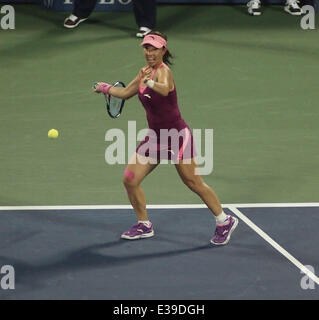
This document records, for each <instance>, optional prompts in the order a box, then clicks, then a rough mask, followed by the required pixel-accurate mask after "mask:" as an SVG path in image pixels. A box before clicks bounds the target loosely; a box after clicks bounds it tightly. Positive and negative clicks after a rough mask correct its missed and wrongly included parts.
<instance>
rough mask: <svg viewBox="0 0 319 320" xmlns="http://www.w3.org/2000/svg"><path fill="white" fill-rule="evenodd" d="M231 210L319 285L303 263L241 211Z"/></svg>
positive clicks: (231, 207) (317, 280)
mask: <svg viewBox="0 0 319 320" xmlns="http://www.w3.org/2000/svg"><path fill="white" fill-rule="evenodd" d="M229 209H230V210H231V211H232V212H233V213H234V214H236V215H237V216H238V217H239V218H240V219H241V220H242V221H244V222H245V223H246V224H247V225H248V226H249V227H250V228H251V229H253V230H254V231H255V232H256V233H258V234H259V235H260V236H261V237H262V238H263V239H264V240H266V241H267V242H268V243H269V244H270V245H271V246H273V247H274V248H275V249H276V250H278V251H279V252H280V253H281V254H282V255H283V256H284V257H285V258H287V259H288V260H289V261H290V262H292V263H293V264H294V265H295V266H296V267H297V268H299V269H300V270H301V271H302V272H303V273H304V274H306V275H307V276H308V277H309V278H310V279H312V280H313V281H314V282H315V283H316V284H318V285H319V278H318V277H317V276H316V275H315V274H314V273H312V272H311V271H310V270H308V269H307V268H306V267H305V266H304V265H303V264H302V263H301V262H299V261H298V260H297V259H296V258H294V257H293V256H292V255H291V254H290V253H289V252H287V251H286V250H285V249H284V248H283V247H281V246H280V245H279V244H278V243H277V242H276V241H274V240H273V239H272V238H270V237H269V236H268V235H267V234H266V233H265V232H264V231H262V230H261V229H260V228H259V227H258V226H256V225H255V224H254V223H253V222H252V221H251V220H249V219H248V218H247V217H246V216H245V215H244V214H243V213H242V212H241V211H239V210H238V209H237V208H236V207H233V206H230V207H229Z"/></svg>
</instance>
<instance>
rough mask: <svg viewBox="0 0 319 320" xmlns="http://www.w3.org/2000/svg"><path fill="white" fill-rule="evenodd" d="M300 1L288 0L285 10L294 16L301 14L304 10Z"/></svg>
mask: <svg viewBox="0 0 319 320" xmlns="http://www.w3.org/2000/svg"><path fill="white" fill-rule="evenodd" d="M298 3H299V0H287V2H286V5H285V8H284V10H285V11H286V12H288V13H290V14H291V15H293V16H300V15H301V14H302V10H301V8H300V7H299V4H298Z"/></svg>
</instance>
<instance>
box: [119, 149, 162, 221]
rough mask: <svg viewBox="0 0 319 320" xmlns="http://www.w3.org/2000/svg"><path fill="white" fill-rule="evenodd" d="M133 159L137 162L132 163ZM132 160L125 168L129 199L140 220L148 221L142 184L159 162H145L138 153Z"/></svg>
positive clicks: (125, 183)
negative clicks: (140, 159) (141, 160)
mask: <svg viewBox="0 0 319 320" xmlns="http://www.w3.org/2000/svg"><path fill="white" fill-rule="evenodd" d="M139 157H140V156H139ZM132 159H135V163H132V162H133V161H131V160H132ZM131 160H130V162H129V164H128V165H127V167H126V169H125V172H124V177H123V183H124V186H125V188H126V191H127V195H128V197H129V200H130V202H131V204H132V206H133V208H134V210H135V212H136V216H137V219H138V220H139V221H147V220H148V216H147V211H146V199H145V195H144V191H143V189H142V188H141V186H140V184H141V183H142V181H143V180H144V178H145V177H146V176H147V175H148V174H149V173H151V172H152V171H153V170H154V169H155V168H156V166H157V165H158V164H150V163H146V164H143V163H141V162H140V161H139V160H138V156H137V154H136V153H134V154H133V156H132V158H131Z"/></svg>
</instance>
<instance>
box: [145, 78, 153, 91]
mask: <svg viewBox="0 0 319 320" xmlns="http://www.w3.org/2000/svg"><path fill="white" fill-rule="evenodd" d="M145 84H146V85H147V86H148V87H149V88H151V89H152V88H153V87H154V84H155V81H154V80H147V81H146V83H145Z"/></svg>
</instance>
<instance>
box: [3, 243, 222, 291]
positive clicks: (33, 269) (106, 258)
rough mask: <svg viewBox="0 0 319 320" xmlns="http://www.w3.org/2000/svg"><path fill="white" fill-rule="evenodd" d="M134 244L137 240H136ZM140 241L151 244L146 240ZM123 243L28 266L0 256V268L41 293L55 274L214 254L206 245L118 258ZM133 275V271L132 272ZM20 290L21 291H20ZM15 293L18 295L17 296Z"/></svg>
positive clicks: (26, 263) (97, 247)
mask: <svg viewBox="0 0 319 320" xmlns="http://www.w3.org/2000/svg"><path fill="white" fill-rule="evenodd" d="M137 241H138V240H137ZM143 241H152V240H151V239H146V240H143ZM127 243H128V242H127V240H122V239H119V240H117V241H112V242H108V243H100V244H95V245H92V246H88V247H84V248H81V249H78V250H74V251H72V252H70V253H68V254H65V255H63V254H61V255H59V256H57V257H55V258H52V259H49V260H50V261H48V262H46V263H44V264H39V265H31V264H30V263H28V262H24V261H22V260H21V259H14V258H11V257H5V256H0V265H5V264H9V265H12V266H14V269H15V274H16V283H17V285H20V288H21V290H29V287H32V289H33V290H34V289H41V288H43V287H44V284H43V283H44V282H47V281H48V279H50V277H53V276H56V275H59V274H68V273H70V272H72V273H73V272H78V271H82V270H85V271H87V272H88V273H89V272H90V270H91V269H96V268H104V269H107V268H113V267H118V266H122V265H125V266H127V265H130V264H131V265H132V266H131V268H132V270H134V266H133V265H134V263H136V262H138V263H140V262H144V261H145V262H146V261H151V260H158V264H159V266H160V259H162V258H167V257H176V256H179V255H183V254H187V253H192V252H198V251H204V250H214V248H216V247H214V246H212V245H210V244H206V245H201V246H196V247H190V248H185V249H176V250H169V251H162V252H156V253H147V254H131V255H128V254H127V250H124V251H123V253H122V255H121V247H122V246H123V245H124V244H127ZM115 247H117V248H118V249H117V251H118V255H117V256H114V255H108V254H107V253H106V254H105V253H104V252H102V253H101V250H102V251H104V250H107V249H109V248H115ZM132 272H134V271H132ZM22 287H24V289H22ZM21 290H19V292H21Z"/></svg>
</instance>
